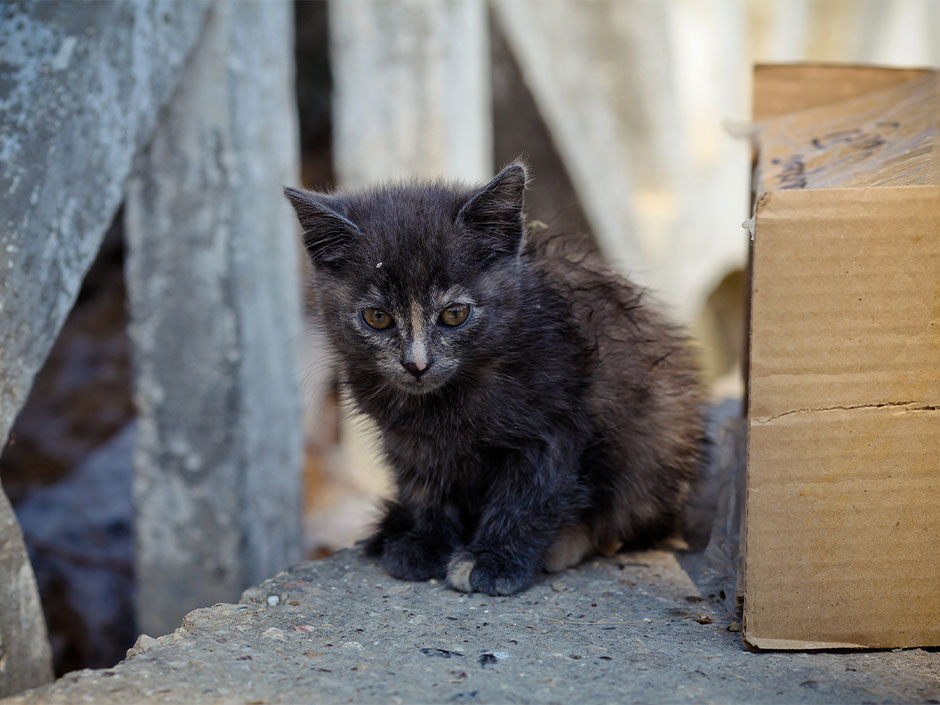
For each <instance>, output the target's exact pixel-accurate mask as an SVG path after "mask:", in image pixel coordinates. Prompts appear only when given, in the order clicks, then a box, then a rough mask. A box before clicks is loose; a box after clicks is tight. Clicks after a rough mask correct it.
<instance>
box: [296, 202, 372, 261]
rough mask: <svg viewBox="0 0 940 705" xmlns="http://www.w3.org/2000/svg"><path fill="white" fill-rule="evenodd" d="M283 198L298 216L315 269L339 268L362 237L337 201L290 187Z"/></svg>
mask: <svg viewBox="0 0 940 705" xmlns="http://www.w3.org/2000/svg"><path fill="white" fill-rule="evenodd" d="M284 195H285V196H287V200H288V201H290V203H291V205H292V206H293V207H294V212H296V213H297V219H298V220H299V221H300V226H301V227H302V228H303V230H304V245H305V246H306V248H307V253H308V254H309V255H310V259H311V260H313V264H314V266H321V267H328V268H329V267H334V268H335V267H336V266H338V265H339V264H340V263H341V262H342V261H343V259H344V257H345V255H346V252H347V251H348V249H349V246H350V245H351V244H352V243H353V242H354V241H355V240H356V238H358V237H361V233H360V231H359V228H358V227H357V226H356V224H355V223H353V222H352V221H351V220H349V219H348V218H347V217H346V216H344V215H343V214H342V213H341V212H340V211H341V209H340V207H339V203H338V201H337V199H335V198H333V197H331V196H324V195H322V194H319V193H311V192H309V191H301V190H299V189H295V188H290V187H289V186H285V187H284Z"/></svg>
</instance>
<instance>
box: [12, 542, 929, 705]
mask: <svg viewBox="0 0 940 705" xmlns="http://www.w3.org/2000/svg"><path fill="white" fill-rule="evenodd" d="M730 623H731V617H729V616H727V613H725V612H724V610H723V609H722V608H721V607H720V606H719V605H717V603H715V602H713V601H712V599H710V598H709V597H708V595H704V596H703V595H702V594H700V592H699V589H698V588H697V587H696V584H695V583H694V582H693V581H692V580H691V579H690V577H689V575H688V574H687V573H686V572H685V571H684V570H683V569H682V568H681V567H680V565H679V563H678V562H677V561H676V558H675V557H674V556H673V554H671V553H663V552H648V553H642V554H625V555H621V556H617V557H615V558H612V559H599V560H594V561H590V562H588V563H586V564H584V565H582V566H580V567H578V568H575V569H572V570H569V571H567V572H564V573H561V574H557V575H553V576H545V578H544V579H543V580H541V582H539V583H537V584H536V585H535V586H534V587H533V588H532V589H530V590H529V591H527V592H525V593H523V594H521V595H516V596H512V597H489V596H486V595H465V594H462V593H458V592H455V591H453V590H451V589H449V588H448V587H446V586H445V585H443V584H441V583H435V582H430V583H409V582H401V581H398V580H394V579H392V578H390V577H388V576H387V575H386V574H385V573H384V572H383V571H382V570H381V569H380V568H379V567H378V566H377V565H375V564H374V563H373V562H372V561H370V560H368V559H366V558H364V557H362V556H361V555H360V554H359V553H358V552H357V551H355V550H347V551H342V552H339V553H337V554H335V555H334V556H333V557H331V558H328V559H325V560H322V561H316V562H311V563H304V564H301V565H298V566H296V567H294V568H292V569H290V570H289V571H286V572H284V573H280V574H278V575H277V576H275V577H274V578H272V579H270V580H267V581H265V582H264V583H262V584H261V585H259V586H257V587H255V588H252V589H250V590H248V591H246V592H245V594H244V595H243V597H242V602H241V603H240V604H237V605H234V604H220V605H216V606H214V607H211V608H207V609H200V610H196V611H194V612H191V613H190V614H189V615H187V617H186V618H185V619H184V620H183V625H182V627H181V628H180V629H178V630H177V631H176V632H174V633H173V634H172V635H168V636H165V637H162V638H160V639H150V638H148V637H141V639H140V640H139V641H138V643H137V645H136V646H135V648H134V649H132V650H131V652H130V654H131V656H130V657H129V658H128V660H126V661H124V662H123V663H121V664H119V665H118V666H116V667H115V668H112V669H106V670H100V671H83V672H78V673H73V674H69V675H67V676H65V677H64V678H62V679H60V680H59V681H57V682H56V683H55V684H53V685H51V686H46V687H43V688H40V689H37V690H34V691H30V692H28V693H26V694H23V695H21V696H19V697H15V698H12V699H9V700H4V701H0V702H2V703H3V705H52V704H58V703H75V702H82V701H94V702H98V703H112V702H138V703H172V702H182V701H185V702H192V703H340V702H356V703H383V704H384V703H446V702H479V703H494V702H499V703H572V702H591V703H622V702H656V703H861V702H874V703H881V702H892V703H900V702H911V703H921V702H925V701H928V702H929V701H931V700H932V699H937V698H938V697H940V653H936V652H927V651H922V650H910V651H897V652H844V653H812V654H803V653H782V652H780V653H752V652H749V651H747V650H745V649H744V648H743V647H742V645H741V640H740V634H738V633H736V632H732V631H729V630H728V628H729V626H730Z"/></svg>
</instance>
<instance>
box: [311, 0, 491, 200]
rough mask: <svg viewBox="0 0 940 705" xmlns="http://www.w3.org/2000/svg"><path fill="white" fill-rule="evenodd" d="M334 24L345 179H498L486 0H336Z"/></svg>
mask: <svg viewBox="0 0 940 705" xmlns="http://www.w3.org/2000/svg"><path fill="white" fill-rule="evenodd" d="M329 23H330V56H331V65H332V68H333V81H334V120H333V124H334V128H333V129H334V140H333V151H334V155H335V161H336V169H337V174H338V175H339V180H340V183H341V184H342V185H343V186H347V187H348V186H361V185H363V184H366V183H373V182H375V181H378V180H387V179H390V178H399V177H412V176H421V177H437V176H446V177H451V178H461V179H473V180H475V179H485V178H488V177H489V176H491V174H490V171H491V169H492V152H493V146H492V145H493V137H492V117H491V114H490V84H489V81H490V73H489V53H488V46H489V45H488V42H487V30H486V6H485V4H484V2H483V0H442V1H441V2H426V0H402V1H400V2H381V1H378V0H368V1H367V2H342V1H341V2H333V3H331V4H330V8H329Z"/></svg>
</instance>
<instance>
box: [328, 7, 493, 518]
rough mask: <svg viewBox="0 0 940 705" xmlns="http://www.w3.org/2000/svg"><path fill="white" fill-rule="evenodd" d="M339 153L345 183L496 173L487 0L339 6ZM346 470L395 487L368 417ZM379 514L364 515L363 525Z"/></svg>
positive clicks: (358, 425) (349, 434) (346, 434)
mask: <svg viewBox="0 0 940 705" xmlns="http://www.w3.org/2000/svg"><path fill="white" fill-rule="evenodd" d="M329 29H330V60H331V66H332V69H333V84H334V88H333V91H334V95H333V154H334V160H335V166H336V173H337V175H338V177H339V182H340V186H341V187H343V188H355V187H360V186H364V185H366V184H371V183H376V182H380V181H387V180H390V179H400V178H405V179H407V178H413V177H421V178H436V177H441V176H443V177H447V178H454V179H463V180H467V181H482V180H486V179H488V178H490V177H491V176H492V173H491V171H492V169H493V164H492V158H493V157H492V154H493V134H492V110H491V98H490V68H489V43H488V37H487V24H486V5H485V3H484V2H483V0H441V1H439V2H427V1H426V0H400V1H399V2H382V1H380V0H367V1H365V2H343V1H342V0H341V1H340V2H332V3H330V6H329ZM342 431H343V452H344V454H345V459H344V465H345V468H346V472H347V473H348V474H349V475H351V476H353V477H358V478H363V484H367V485H371V486H373V487H385V486H387V480H386V478H385V475H384V471H383V470H382V469H381V461H380V460H379V458H378V456H377V452H376V445H377V444H376V442H375V430H374V428H373V427H372V425H371V422H369V421H368V420H367V419H365V418H363V417H361V416H358V415H354V414H351V413H350V412H347V413H346V416H345V417H344V419H343V422H342ZM373 519H374V517H373V516H363V517H362V518H361V522H360V523H361V525H362V526H363V527H365V526H366V525H368V524H369V523H370V522H371V521H372V520H373Z"/></svg>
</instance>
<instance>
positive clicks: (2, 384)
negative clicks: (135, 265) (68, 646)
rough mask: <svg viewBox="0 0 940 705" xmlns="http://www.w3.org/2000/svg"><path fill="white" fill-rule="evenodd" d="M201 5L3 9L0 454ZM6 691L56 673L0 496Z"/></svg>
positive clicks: (1, 675)
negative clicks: (52, 666)
mask: <svg viewBox="0 0 940 705" xmlns="http://www.w3.org/2000/svg"><path fill="white" fill-rule="evenodd" d="M204 14H205V3H204V2H192V3H186V4H184V5H176V4H173V3H169V2H140V3H88V4H84V5H80V6H79V5H74V4H72V3H51V2H50V3H33V4H30V3H7V4H4V5H3V7H2V8H0V67H2V68H0V162H2V164H3V166H2V168H0V214H2V215H0V445H2V444H5V443H6V439H7V435H8V434H9V431H10V427H11V426H12V424H13V420H14V419H15V417H16V414H17V413H18V411H19V410H20V408H21V407H22V405H23V403H24V402H25V400H26V395H27V394H28V392H29V389H30V385H31V384H32V380H33V376H34V375H35V373H36V371H37V370H38V369H39V367H40V365H41V364H42V362H43V360H44V359H45V356H46V354H47V353H48V351H49V349H50V347H51V346H52V342H53V341H54V340H55V337H56V335H57V334H58V332H59V329H60V328H61V326H62V322H63V321H64V319H65V316H66V315H67V314H68V312H69V310H70V309H71V307H72V303H73V302H74V300H75V296H76V294H77V292H78V289H79V286H80V284H81V281H82V278H83V277H84V275H85V272H86V271H87V269H88V267H89V266H90V264H91V261H92V259H93V258H94V255H95V253H96V251H97V249H98V246H99V244H100V242H101V239H102V237H103V236H104V233H105V230H106V229H107V227H108V224H109V223H110V222H111V218H112V217H113V215H114V212H115V210H116V209H117V207H118V205H119V204H120V202H121V198H122V195H123V190H124V182H125V180H126V179H127V176H128V174H129V173H130V169H131V163H132V160H133V157H134V154H135V153H136V151H137V150H138V148H139V147H140V145H141V144H143V143H145V142H146V141H147V140H148V139H149V137H150V134H151V133H152V131H153V128H154V126H155V124H156V122H157V115H158V112H159V109H160V107H161V106H162V105H163V104H164V103H165V102H166V101H167V99H168V98H169V97H170V94H171V92H172V90H173V88H174V87H175V85H176V82H177V80H178V77H179V74H180V70H181V69H182V66H183V63H184V61H185V58H186V55H187V54H188V52H189V50H190V49H191V47H192V46H193V44H194V43H195V42H196V40H197V39H198V37H199V34H200V32H201V29H202V22H203V17H204ZM0 566H2V570H0V604H2V605H3V609H2V610H0V664H2V667H0V695H2V694H4V693H10V692H15V691H17V690H21V689H23V688H27V687H31V686H33V685H38V684H39V683H41V682H43V681H44V680H47V679H49V678H50V677H51V675H52V673H51V666H50V662H49V658H50V652H49V647H48V642H47V641H46V636H45V625H44V621H43V617H42V613H41V611H40V608H39V599H38V595H37V594H36V588H35V579H34V577H33V574H32V570H31V568H30V566H29V562H28V559H27V557H26V553H25V549H24V547H23V542H22V535H21V533H20V530H19V526H18V525H17V523H16V519H15V517H14V516H13V514H12V512H11V509H10V505H9V503H8V502H7V500H6V497H4V496H2V490H0Z"/></svg>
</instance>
